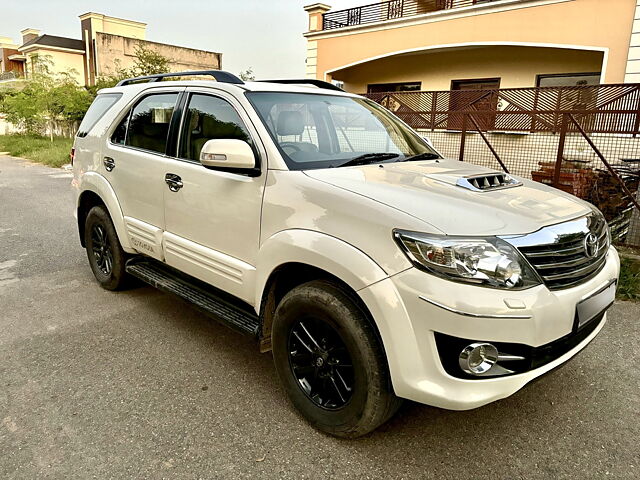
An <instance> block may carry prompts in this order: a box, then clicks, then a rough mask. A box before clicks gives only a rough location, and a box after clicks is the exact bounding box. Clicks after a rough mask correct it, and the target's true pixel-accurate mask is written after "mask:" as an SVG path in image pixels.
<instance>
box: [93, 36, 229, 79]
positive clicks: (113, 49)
mask: <svg viewBox="0 0 640 480" xmlns="http://www.w3.org/2000/svg"><path fill="white" fill-rule="evenodd" d="M95 43H96V56H97V75H98V76H100V75H109V74H110V73H115V70H116V68H117V66H118V64H119V66H120V67H121V68H129V67H131V66H132V65H133V64H134V62H135V60H136V57H135V50H136V46H137V45H145V46H146V47H147V48H151V49H152V50H154V51H156V52H158V53H159V54H161V55H163V56H164V57H166V58H168V59H169V67H170V69H171V70H172V71H185V70H210V69H220V68H221V66H222V65H221V64H222V54H220V53H214V52H206V51H204V50H196V49H193V48H184V47H177V46H174V45H166V44H163V43H156V42H148V41H144V40H138V39H135V38H127V37H122V36H120V35H111V34H108V33H102V32H98V33H96V39H95Z"/></svg>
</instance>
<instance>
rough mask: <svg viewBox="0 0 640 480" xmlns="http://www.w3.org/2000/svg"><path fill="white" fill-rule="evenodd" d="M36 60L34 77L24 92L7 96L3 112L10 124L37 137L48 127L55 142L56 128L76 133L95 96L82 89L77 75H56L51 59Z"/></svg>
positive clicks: (5, 96) (70, 72) (34, 59)
mask: <svg viewBox="0 0 640 480" xmlns="http://www.w3.org/2000/svg"><path fill="white" fill-rule="evenodd" d="M47 57H48V56H40V57H37V58H33V59H32V67H33V68H32V73H31V75H30V79H29V81H28V82H26V84H25V86H24V88H22V89H21V90H17V91H12V92H10V93H6V94H5V95H4V100H3V102H2V103H1V104H0V109H2V112H3V113H5V114H6V115H7V120H8V121H9V122H11V123H13V124H14V125H16V126H18V127H19V128H21V129H22V130H23V131H25V132H27V133H37V132H39V131H41V130H42V129H43V128H44V127H47V129H48V131H49V137H50V139H51V141H53V132H54V130H55V127H56V125H60V124H62V125H65V126H66V127H67V128H68V129H69V130H73V128H74V126H75V124H76V123H77V122H78V121H79V120H80V119H81V118H82V116H83V115H84V112H86V110H87V108H89V105H90V104H91V101H92V99H93V97H92V95H91V94H90V93H89V92H88V91H87V90H86V89H84V88H82V87H80V86H78V84H77V82H76V81H75V78H74V75H75V73H76V72H74V71H73V70H70V71H68V72H63V73H58V74H52V73H51V58H50V57H48V58H47Z"/></svg>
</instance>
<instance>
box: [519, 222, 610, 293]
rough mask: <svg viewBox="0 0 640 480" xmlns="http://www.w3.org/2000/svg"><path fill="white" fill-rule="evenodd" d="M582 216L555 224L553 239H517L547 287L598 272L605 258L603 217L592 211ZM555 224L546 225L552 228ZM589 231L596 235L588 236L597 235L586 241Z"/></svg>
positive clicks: (566, 284) (561, 285)
mask: <svg viewBox="0 0 640 480" xmlns="http://www.w3.org/2000/svg"><path fill="white" fill-rule="evenodd" d="M581 220H583V221H582V222H581V221H575V222H571V223H567V224H560V225H559V226H557V228H556V229H557V230H558V233H557V234H556V236H555V240H554V241H552V242H549V243H542V244H529V245H527V244H525V243H526V242H523V241H522V240H520V241H519V242H516V243H519V245H516V246H517V247H518V249H519V250H520V252H521V253H522V254H523V255H524V256H525V258H526V259H527V260H528V261H529V263H530V264H531V265H532V266H533V267H534V268H535V270H536V271H537V272H538V275H540V277H541V278H542V280H543V281H544V283H545V285H547V287H548V288H549V289H550V290H560V289H563V288H569V287H573V286H576V285H579V284H581V283H584V282H586V281H587V280H589V279H590V278H593V277H594V276H595V275H597V274H598V272H600V270H601V269H602V267H603V266H604V264H605V262H606V256H607V251H608V249H609V243H610V240H609V231H608V227H607V223H606V221H605V220H604V218H602V217H601V216H600V215H595V214H594V215H590V216H588V217H584V219H581ZM567 225H575V228H573V229H572V228H567ZM554 227H555V226H554ZM554 227H547V229H548V230H551V231H553V229H554ZM572 230H574V231H572ZM547 233H553V232H547ZM591 233H593V234H594V235H595V237H591V240H596V239H597V242H591V243H592V245H587V244H586V239H587V236H588V235H590V234H591ZM533 236H535V234H533V235H532V237H533ZM587 250H590V252H587ZM589 253H590V254H591V255H589Z"/></svg>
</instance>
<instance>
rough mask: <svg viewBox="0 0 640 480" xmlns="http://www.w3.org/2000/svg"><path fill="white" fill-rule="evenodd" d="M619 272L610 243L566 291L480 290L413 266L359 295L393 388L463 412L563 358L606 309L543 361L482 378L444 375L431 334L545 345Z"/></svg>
mask: <svg viewBox="0 0 640 480" xmlns="http://www.w3.org/2000/svg"><path fill="white" fill-rule="evenodd" d="M619 271H620V261H619V258H618V254H617V252H616V251H615V249H614V248H610V249H609V252H608V253H607V260H606V264H605V266H604V268H603V269H602V270H601V271H600V273H598V275H596V276H595V277H594V278H592V279H590V280H589V281H587V282H585V283H583V284H582V285H579V286H576V287H573V288H569V289H565V290H557V291H550V290H548V289H547V288H546V287H545V286H543V285H540V286H537V287H534V288H530V289H528V290H523V291H506V290H496V289H489V288H482V287H477V286H473V285H464V284H459V283H453V282H450V281H447V280H443V279H440V278H437V277H434V276H432V275H429V274H427V273H424V272H422V271H419V270H417V269H413V268H412V269H409V270H405V271H404V272H401V273H399V274H397V275H395V276H393V277H390V278H388V279H386V280H383V281H381V282H378V283H376V284H374V285H371V286H370V287H367V288H365V289H363V290H360V291H359V292H358V293H359V294H360V296H361V298H362V299H363V300H364V302H365V303H366V304H367V306H368V307H369V309H370V311H371V313H372V315H373V317H374V319H375V321H376V323H377V325H378V329H379V331H380V334H381V336H382V340H383V343H384V347H385V351H386V354H387V360H388V363H389V368H390V371H391V378H392V382H393V387H394V390H395V393H396V394H397V395H398V396H400V397H403V398H408V399H411V400H414V401H418V402H421V403H426V404H429V405H433V406H437V407H442V408H448V409H452V410H466V409H471V408H476V407H479V406H482V405H485V404H487V403H490V402H492V401H495V400H498V399H501V398H505V397H507V396H509V395H511V394H513V393H515V392H516V391H518V390H519V389H520V388H522V387H523V386H524V385H526V384H527V383H528V382H530V381H531V380H533V379H535V378H536V377H539V376H540V375H543V374H544V373H546V372H548V371H549V370H552V369H554V368H556V367H557V366H559V365H561V364H562V363H564V362H566V361H567V360H569V359H570V358H571V357H573V356H574V355H575V354H576V353H578V352H579V351H580V350H582V349H583V348H584V347H586V346H587V345H588V344H589V342H591V340H593V338H595V336H596V335H597V334H598V333H599V332H600V330H601V329H602V327H603V326H604V324H605V323H606V315H604V316H602V318H601V319H597V320H596V322H597V325H596V326H595V327H594V328H593V329H592V331H591V332H590V333H589V334H588V335H587V336H586V337H585V338H584V339H582V340H581V341H580V342H579V343H578V344H577V345H575V346H573V347H572V348H570V349H569V350H568V351H565V353H561V354H560V355H559V356H558V357H557V358H554V359H552V360H551V361H549V362H547V363H545V364H544V365H542V366H540V367H538V368H534V369H532V370H529V371H526V372H523V373H518V374H513V375H509V376H504V377H492V378H486V379H485V378H482V379H477V378H474V379H465V378H456V377H454V376H452V375H450V374H448V373H447V372H446V371H445V369H444V367H443V365H442V362H441V360H440V356H439V353H438V348H437V345H436V338H435V337H436V333H438V334H444V335H447V336H451V337H457V338H465V339H475V340H478V341H490V342H503V343H516V344H524V345H528V346H530V347H541V346H544V345H547V344H550V343H552V342H554V341H557V340H558V339H561V338H563V337H567V336H569V335H570V334H571V332H572V331H573V328H574V320H575V313H576V304H577V303H578V302H580V301H581V300H583V299H585V298H587V297H589V296H590V295H591V294H593V293H594V292H596V291H598V290H599V289H601V288H602V287H603V286H605V285H607V284H608V283H609V282H611V280H612V279H615V278H617V277H618V274H619ZM441 353H442V352H441ZM458 353H459V352H451V354H452V355H457V354H458Z"/></svg>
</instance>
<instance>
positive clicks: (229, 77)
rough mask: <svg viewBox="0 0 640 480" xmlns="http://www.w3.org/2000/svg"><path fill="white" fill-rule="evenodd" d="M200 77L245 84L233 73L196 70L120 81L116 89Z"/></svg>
mask: <svg viewBox="0 0 640 480" xmlns="http://www.w3.org/2000/svg"><path fill="white" fill-rule="evenodd" d="M200 75H203V76H204V75H206V76H210V77H213V78H215V79H216V81H217V82H222V83H234V84H236V85H243V84H244V82H243V81H242V80H240V79H239V78H238V77H236V76H235V75H234V74H233V73H229V72H225V71H224V70H196V71H193V72H174V73H159V74H157V75H145V76H143V77H133V78H125V79H124V80H120V81H119V82H118V84H117V85H116V87H122V86H123V85H130V84H132V83H142V82H161V81H162V80H164V79H165V78H168V77H195V76H200Z"/></svg>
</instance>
